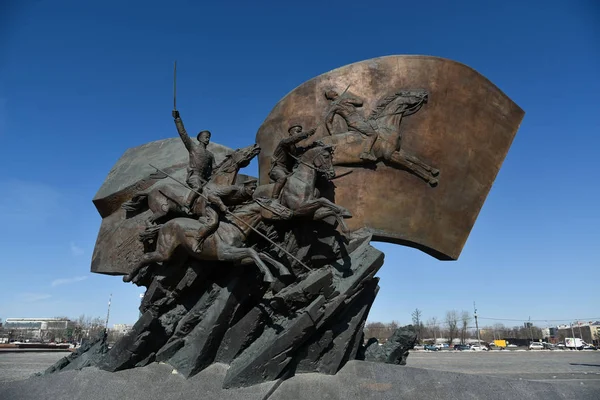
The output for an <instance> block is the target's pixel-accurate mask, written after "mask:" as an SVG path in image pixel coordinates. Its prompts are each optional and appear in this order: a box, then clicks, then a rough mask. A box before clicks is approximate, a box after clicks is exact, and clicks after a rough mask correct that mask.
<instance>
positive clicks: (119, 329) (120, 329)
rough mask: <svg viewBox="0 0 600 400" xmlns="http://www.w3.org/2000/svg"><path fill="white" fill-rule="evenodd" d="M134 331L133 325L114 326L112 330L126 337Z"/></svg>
mask: <svg viewBox="0 0 600 400" xmlns="http://www.w3.org/2000/svg"><path fill="white" fill-rule="evenodd" d="M132 329H133V325H128V324H114V325H113V328H112V330H113V331H115V332H116V333H119V334H122V335H125V334H127V333H128V332H129V331H130V330H132Z"/></svg>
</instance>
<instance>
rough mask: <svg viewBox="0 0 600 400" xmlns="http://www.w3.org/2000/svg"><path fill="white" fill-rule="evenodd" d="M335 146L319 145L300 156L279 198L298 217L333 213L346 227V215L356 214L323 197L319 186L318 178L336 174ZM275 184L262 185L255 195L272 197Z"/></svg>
mask: <svg viewBox="0 0 600 400" xmlns="http://www.w3.org/2000/svg"><path fill="white" fill-rule="evenodd" d="M332 153H333V149H332V148H331V146H322V145H319V146H316V147H313V148H311V149H309V150H307V151H306V152H304V153H303V154H302V155H301V156H300V158H299V159H298V164H297V165H296V167H295V168H294V171H293V172H292V173H291V174H290V176H289V177H288V178H287V181H286V183H285V185H284V186H283V189H282V191H281V194H280V196H279V202H280V203H281V205H283V206H284V207H287V208H289V209H290V210H292V211H293V212H294V216H295V217H305V218H311V219H314V220H321V219H324V218H327V217H329V216H333V217H335V218H336V219H337V220H338V222H339V224H340V226H341V227H342V229H344V230H345V228H346V225H345V223H344V221H343V218H349V217H351V216H352V214H351V213H350V211H348V210H347V209H346V208H344V207H342V206H339V205H337V204H335V203H333V202H331V201H330V200H328V199H326V198H324V197H320V196H319V191H318V190H317V189H316V183H317V178H318V177H319V176H323V177H325V178H326V179H333V178H335V170H334V169H333V162H332ZM273 185H274V184H272V183H271V184H268V185H261V186H259V187H258V188H257V189H256V191H255V192H254V198H257V197H268V196H269V195H270V193H272V192H273Z"/></svg>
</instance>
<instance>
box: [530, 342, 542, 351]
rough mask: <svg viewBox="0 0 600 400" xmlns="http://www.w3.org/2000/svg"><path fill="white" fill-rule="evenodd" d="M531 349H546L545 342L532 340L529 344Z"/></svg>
mask: <svg viewBox="0 0 600 400" xmlns="http://www.w3.org/2000/svg"><path fill="white" fill-rule="evenodd" d="M529 350H544V344H543V343H540V342H531V343H530V344H529Z"/></svg>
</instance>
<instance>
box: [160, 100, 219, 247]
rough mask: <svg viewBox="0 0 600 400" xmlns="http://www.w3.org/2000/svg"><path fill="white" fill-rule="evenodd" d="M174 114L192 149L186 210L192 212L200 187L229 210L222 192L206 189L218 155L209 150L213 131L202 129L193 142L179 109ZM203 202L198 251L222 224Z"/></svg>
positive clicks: (180, 130) (197, 239)
mask: <svg viewBox="0 0 600 400" xmlns="http://www.w3.org/2000/svg"><path fill="white" fill-rule="evenodd" d="M172 115H173V118H175V125H176V126H177V132H178V133H179V136H180V137H181V140H182V141H183V144H184V145H185V148H186V149H187V150H188V153H189V165H188V170H187V178H186V183H187V184H188V185H189V186H190V187H191V188H192V190H190V193H189V194H188V196H187V198H186V200H185V202H184V205H183V207H184V210H185V211H186V213H188V214H189V215H193V214H194V213H193V211H192V205H193V204H194V201H195V200H196V199H197V198H198V197H199V196H200V195H199V193H200V192H201V191H204V192H205V195H206V197H207V198H208V200H209V201H210V202H211V203H212V204H214V205H215V206H216V207H218V208H219V210H220V211H221V212H225V211H227V207H226V206H225V205H224V204H223V202H222V201H221V199H220V195H221V193H218V192H215V191H207V190H204V187H205V185H206V184H207V183H208V180H209V179H210V177H211V175H212V171H213V168H214V167H215V157H214V155H213V154H212V153H211V152H210V151H209V150H208V148H207V147H208V144H209V143H210V136H211V134H210V131H206V130H205V131H201V132H200V133H198V135H197V136H196V139H197V140H198V144H196V143H194V142H193V141H192V139H191V138H190V137H189V135H188V134H187V132H186V130H185V128H184V126H183V121H182V120H181V117H180V115H179V111H177V110H173V113H172ZM203 203H204V212H203V213H202V215H203V217H200V218H201V219H202V220H203V221H202V222H204V223H203V224H202V227H201V228H200V229H199V230H198V232H197V233H196V241H197V245H196V249H195V250H196V251H200V250H201V249H202V244H203V242H204V239H206V238H207V237H208V236H209V235H210V234H211V233H213V232H214V231H215V230H216V229H217V227H218V225H219V215H218V214H217V212H216V211H215V210H214V208H213V207H211V206H210V205H208V204H206V202H203Z"/></svg>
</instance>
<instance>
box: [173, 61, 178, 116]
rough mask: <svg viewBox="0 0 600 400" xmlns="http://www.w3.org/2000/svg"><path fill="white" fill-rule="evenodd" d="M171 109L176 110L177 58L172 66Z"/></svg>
mask: <svg viewBox="0 0 600 400" xmlns="http://www.w3.org/2000/svg"><path fill="white" fill-rule="evenodd" d="M173 110H177V60H175V66H174V67H173Z"/></svg>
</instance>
